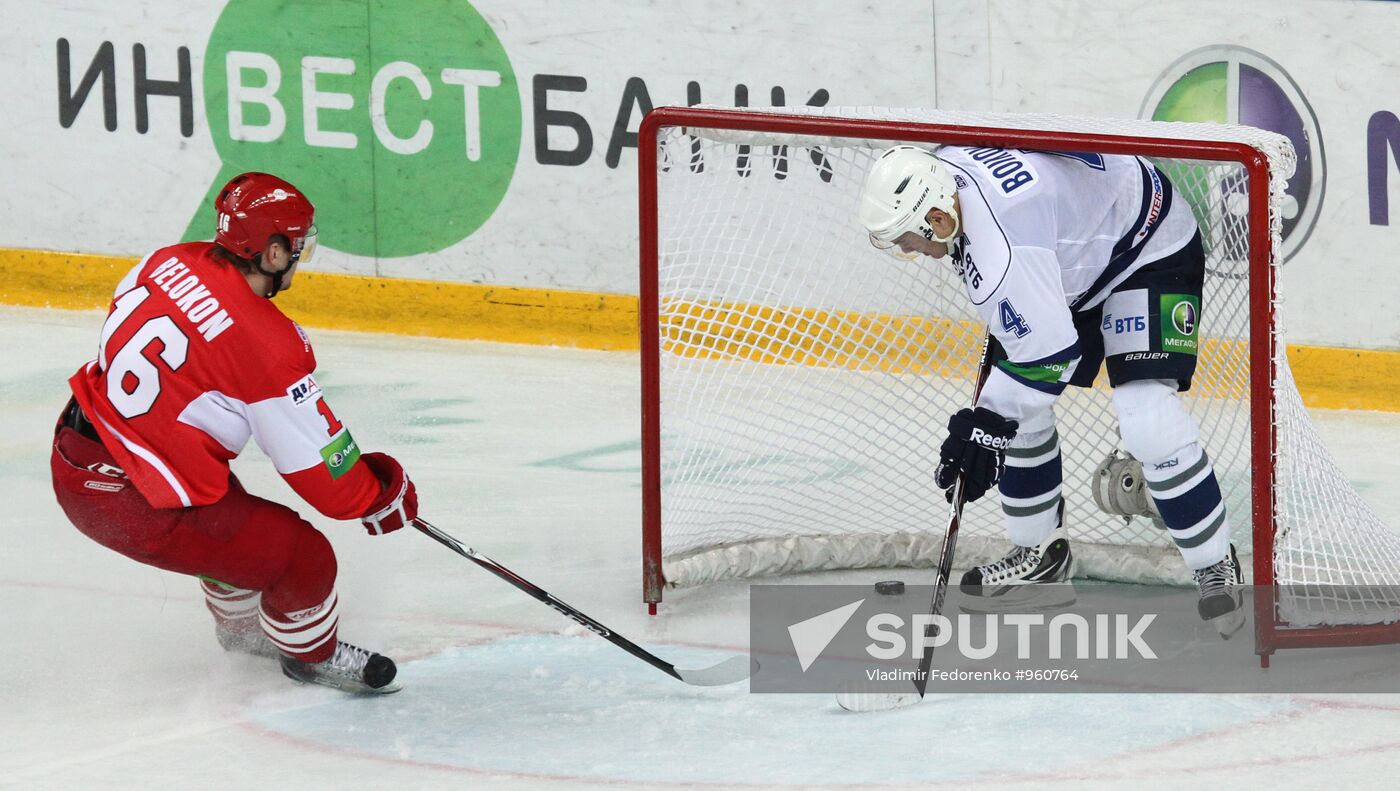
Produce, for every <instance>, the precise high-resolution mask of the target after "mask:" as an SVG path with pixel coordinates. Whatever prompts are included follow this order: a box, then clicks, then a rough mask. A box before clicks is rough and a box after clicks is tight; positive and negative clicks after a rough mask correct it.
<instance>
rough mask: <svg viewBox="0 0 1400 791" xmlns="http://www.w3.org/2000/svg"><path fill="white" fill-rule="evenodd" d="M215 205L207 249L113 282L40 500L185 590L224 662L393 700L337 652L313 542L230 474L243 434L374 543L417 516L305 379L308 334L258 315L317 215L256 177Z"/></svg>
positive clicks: (180, 248) (326, 553) (189, 250)
mask: <svg viewBox="0 0 1400 791" xmlns="http://www.w3.org/2000/svg"><path fill="white" fill-rule="evenodd" d="M215 209H216V211H217V216H218V228H217V231H216V234H215V241H214V242H212V243H211V242H190V243H188V244H177V245H173V246H170V247H164V248H161V249H160V250H157V251H155V252H154V253H151V254H150V255H148V256H146V258H145V259H144V260H142V261H141V263H139V264H137V265H136V267H135V268H134V269H132V270H131V271H130V272H129V273H127V275H126V277H124V278H123V279H122V281H121V284H120V285H118V286H117V290H116V293H115V295H114V297H113V300H112V305H111V308H110V310H109V312H108V315H107V320H106V322H105V323H104V324H103V325H102V337H101V340H100V342H99V344H98V350H97V359H96V360H93V361H92V362H90V363H88V364H87V365H85V366H83V367H82V368H81V369H80V370H79V371H78V372H77V373H76V374H74V375H73V378H72V379H70V380H69V384H70V386H71V387H72V390H73V400H72V401H70V402H69V404H68V407H67V408H66V409H65V410H64V412H63V415H62V417H61V419H60V420H59V424H58V428H57V431H56V434H55V439H54V449H53V455H52V459H51V466H52V469H53V483H54V492H55V494H57V496H58V502H59V505H60V506H62V508H63V511H64V513H66V514H67V515H68V518H69V519H70V520H71V521H72V522H73V524H74V525H76V526H77V528H78V529H79V530H81V531H82V532H83V533H85V534H86V535H87V536H89V537H90V538H92V539H93V540H94V541H96V542H98V543H99V544H102V545H103V546H105V547H108V548H110V549H113V550H116V551H117V552H120V553H121V554H123V555H126V556H127V557H130V558H132V559H135V560H139V561H140V562H142V563H146V564H149V565H152V566H157V567H159V568H163V569H168V570H170V571H177V572H180V573H183V574H191V575H197V576H199V577H200V578H201V580H202V586H203V589H204V593H205V596H206V598H207V601H208V605H209V609H210V611H211V612H213V614H214V621H215V629H216V633H217V635H218V638H219V642H220V643H221V644H222V645H223V646H224V648H226V649H229V650H241V651H246V652H249V653H254V654H261V655H266V656H277V655H279V654H280V657H281V663H282V669H283V671H284V672H285V673H286V674H287V675H288V676H290V677H291V678H293V679H296V680H298V681H309V682H315V683H320V684H327V685H329V686H334V687H339V688H342V689H347V690H350V691H356V692H370V691H373V692H390V691H393V690H395V689H397V686H396V685H394V684H392V683H391V682H392V681H393V679H394V674H395V667H394V663H393V661H392V660H390V659H389V658H388V657H385V656H382V655H380V654H376V653H371V652H369V651H366V650H364V649H362V648H358V647H356V646H353V645H350V644H348V643H344V642H340V641H338V640H337V638H336V625H337V621H338V610H337V599H336V592H335V576H336V562H335V554H334V553H333V551H332V550H331V545H330V543H329V542H328V541H327V540H326V538H325V536H323V535H322V534H321V533H320V532H319V531H317V530H316V529H315V528H314V527H312V526H311V525H310V524H309V523H308V522H306V521H305V520H303V519H302V518H301V517H299V516H298V515H297V513H296V512H295V511H293V510H292V509H290V508H288V507H286V506H284V505H280V504H278V503H274V502H271V501H269V500H264V499H262V498H260V497H255V496H253V495H251V494H249V493H248V492H246V491H244V489H243V487H242V485H240V484H239V481H238V479H237V478H236V477H235V476H234V475H233V474H232V473H231V472H230V471H229V460H230V459H232V458H234V457H235V456H237V455H238V454H239V453H240V452H241V451H242V450H243V447H244V445H246V444H247V442H248V439H249V437H252V438H253V439H254V440H255V441H256V442H257V443H258V446H259V447H261V448H262V449H263V450H264V451H265V452H266V453H267V455H268V457H269V458H271V459H272V463H273V464H274V465H275V466H276V468H277V471H278V472H279V473H281V474H282V477H283V478H284V479H286V481H287V482H288V483H289V484H291V486H292V488H293V489H294V490H296V492H297V494H299V495H301V497H302V498H303V499H305V500H306V501H307V502H308V503H310V504H311V505H312V506H313V507H315V508H316V510H317V511H320V512H321V513H323V514H325V515H326V516H329V517H331V518H334V519H360V520H361V521H362V522H363V523H364V525H365V527H366V529H367V530H368V531H369V532H370V533H371V534H372V535H382V534H384V533H388V532H391V531H393V530H397V529H398V528H401V527H403V526H404V524H405V523H407V522H410V521H412V520H413V519H414V517H415V516H416V515H417V510H418V509H417V494H416V493H415V491H414V487H413V484H412V483H411V482H410V481H409V480H408V476H406V475H405V474H404V471H403V468H402V467H401V466H400V465H399V463H398V462H397V461H395V460H394V459H393V458H391V457H389V456H387V455H385V454H383V453H365V454H363V455H361V453H360V448H359V446H358V445H356V444H355V441H354V440H353V439H351V437H350V432H349V430H347V428H346V426H345V424H344V423H343V422H342V421H341V420H340V418H339V417H338V416H337V415H336V413H335V412H334V411H332V409H331V407H330V405H329V404H328V403H327V402H326V399H325V398H324V396H323V395H322V393H321V391H320V388H319V387H318V386H317V384H316V380H315V379H314V378H313V377H312V372H313V371H315V369H316V357H315V355H314V354H313V353H312V351H311V343H310V342H309V341H308V340H307V338H306V333H304V332H303V331H302V329H301V328H300V327H299V326H297V325H296V324H295V323H293V322H292V321H291V319H288V318H287V317H286V316H285V315H283V314H282V312H281V311H280V310H278V309H277V307H276V306H275V305H274V304H273V303H272V297H274V296H275V295H276V294H277V293H278V292H280V291H282V290H283V289H286V288H287V287H289V286H290V285H291V282H292V276H293V274H294V273H295V272H296V267H297V263H298V261H300V260H306V259H307V258H309V257H310V255H311V251H312V249H313V247H314V245H315V240H316V229H315V226H314V225H313V224H312V221H313V213H314V209H313V207H312V205H311V202H310V201H309V200H307V198H306V197H305V196H304V195H302V194H301V191H300V190H298V189H297V188H296V187H294V186H292V185H291V184H289V183H287V182H286V181H283V180H282V179H279V178H277V177H275V176H271V175H268V174H266V173H245V174H243V175H241V176H237V177H236V178H234V179H233V180H232V181H230V182H229V183H228V185H227V186H225V187H224V189H223V190H221V191H220V192H219V195H218V198H217V199H216V201H215Z"/></svg>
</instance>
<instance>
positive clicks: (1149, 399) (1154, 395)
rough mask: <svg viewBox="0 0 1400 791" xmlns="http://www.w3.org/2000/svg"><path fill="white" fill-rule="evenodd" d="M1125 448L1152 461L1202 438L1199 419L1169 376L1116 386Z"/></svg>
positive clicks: (1146, 461) (1115, 399) (1115, 405)
mask: <svg viewBox="0 0 1400 791" xmlns="http://www.w3.org/2000/svg"><path fill="white" fill-rule="evenodd" d="M1113 409H1114V411H1116V412H1117V413H1118V430H1119V432H1120V433H1121V434H1122V435H1123V449H1124V450H1126V451H1128V452H1129V453H1131V454H1133V458H1135V459H1137V460H1138V461H1140V462H1142V463H1143V464H1149V463H1152V462H1160V461H1163V460H1165V459H1169V458H1171V457H1172V456H1173V455H1175V454H1176V452H1177V451H1178V450H1181V449H1182V448H1184V447H1186V446H1187V445H1192V444H1195V443H1196V442H1197V441H1198V440H1199V439H1200V429H1199V428H1198V427H1197V426H1196V421H1195V419H1194V418H1192V417H1191V414H1190V413H1189V412H1187V411H1186V407H1185V406H1184V405H1182V403H1181V399H1180V398H1177V396H1176V383H1175V382H1168V381H1167V380H1165V379H1150V380H1146V381H1141V382H1127V383H1125V384H1122V385H1119V386H1118V387H1116V388H1114V389H1113Z"/></svg>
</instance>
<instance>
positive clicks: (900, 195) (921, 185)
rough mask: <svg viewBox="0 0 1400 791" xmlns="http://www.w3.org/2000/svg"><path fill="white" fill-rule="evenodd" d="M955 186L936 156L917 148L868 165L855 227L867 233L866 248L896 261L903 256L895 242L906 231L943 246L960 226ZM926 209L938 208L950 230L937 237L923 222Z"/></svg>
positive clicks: (890, 152)
mask: <svg viewBox="0 0 1400 791" xmlns="http://www.w3.org/2000/svg"><path fill="white" fill-rule="evenodd" d="M955 195H957V185H956V184H954V183H953V175H952V174H951V173H949V172H948V168H947V167H945V166H944V165H943V162H942V161H941V160H939V158H938V157H936V156H934V155H933V154H931V153H929V152H928V151H925V150H924V149H922V148H919V147H918V146H910V145H898V146H894V147H892V148H889V149H887V150H886V151H885V153H883V154H881V155H880V158H879V159H877V160H875V164H874V165H873V166H871V168H870V173H868V174H867V175H866V177H865V188H864V189H862V190H861V195H860V223H861V225H864V226H865V230H867V231H868V232H869V233H870V243H871V244H872V245H874V246H875V247H877V248H879V249H881V250H885V251H888V252H890V253H892V254H894V255H896V256H898V257H900V258H905V259H914V258H917V257H918V254H917V253H913V254H905V253H903V251H901V250H899V248H897V247H896V246H895V240H896V239H898V238H899V237H900V236H903V235H904V234H905V233H906V232H908V231H913V232H914V233H917V234H919V235H920V236H922V237H924V238H925V239H931V240H933V241H935V242H938V243H940V244H947V243H948V242H950V241H952V240H953V238H954V237H956V236H957V235H958V230H959V227H960V226H961V222H960V220H959V218H958V212H957V209H956V208H954V206H953V196H955ZM930 209H942V210H943V211H944V212H947V214H948V215H949V216H950V217H952V218H953V231H952V233H950V234H948V235H947V236H939V235H938V234H937V233H936V232H935V231H934V230H933V227H932V226H930V225H929V224H928V220H927V219H926V218H927V216H928V213H929V210H930Z"/></svg>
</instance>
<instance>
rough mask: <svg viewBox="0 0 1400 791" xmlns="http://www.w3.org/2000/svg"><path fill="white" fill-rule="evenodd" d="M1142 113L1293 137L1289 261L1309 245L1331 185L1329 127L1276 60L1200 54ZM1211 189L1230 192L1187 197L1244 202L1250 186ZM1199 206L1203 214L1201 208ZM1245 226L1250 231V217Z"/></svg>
mask: <svg viewBox="0 0 1400 791" xmlns="http://www.w3.org/2000/svg"><path fill="white" fill-rule="evenodd" d="M1138 115H1139V117H1140V118H1147V119H1151V120H1154V121H1203V122H1213V123H1228V124H1244V125H1247V126H1255V127H1259V128H1261V129H1267V130H1269V131H1271V132H1277V133H1278V134H1281V135H1283V136H1284V137H1286V138H1288V140H1289V142H1291V143H1292V144H1293V148H1294V150H1295V151H1296V152H1297V155H1298V165H1297V168H1296V170H1294V173H1293V177H1292V178H1290V179H1289V180H1288V185H1287V196H1286V197H1285V199H1284V204H1283V207H1282V213H1283V258H1284V260H1288V259H1289V258H1292V257H1293V254H1294V253H1296V252H1297V251H1298V250H1299V249H1300V248H1301V247H1302V246H1303V245H1304V244H1305V243H1306V242H1307V240H1308V236H1309V235H1310V234H1311V233H1312V230H1313V226H1314V225H1315V224H1316V223H1317V218H1318V213H1319V211H1321V208H1322V197H1323V192H1324V187H1325V186H1326V183H1327V171H1326V158H1325V156H1324V154H1323V148H1322V130H1321V128H1320V127H1319V126H1318V123H1317V116H1316V115H1315V114H1314V113H1313V110H1312V107H1311V106H1310V105H1309V104H1308V101H1307V99H1306V98H1304V96H1303V92H1302V91H1301V90H1300V89H1299V88H1298V84H1297V83H1296V82H1295V81H1294V80H1293V78H1292V76H1290V75H1289V73H1288V72H1287V71H1285V70H1284V68H1283V67H1282V66H1280V65H1279V64H1278V63H1277V62H1275V61H1274V60H1272V59H1270V58H1269V57H1267V56H1265V55H1263V54H1261V53H1259V52H1255V51H1254V50H1251V49H1246V48H1244V47H1236V46H1228V45H1220V46H1211V47H1205V48H1202V49H1198V50H1195V51H1193V52H1190V53H1188V54H1186V55H1184V56H1183V57H1181V58H1180V59H1178V60H1177V61H1176V62H1175V63H1173V64H1172V65H1171V66H1169V67H1167V69H1166V71H1164V72H1163V73H1162V74H1161V75H1160V76H1159V77H1158V78H1157V81H1156V83H1155V84H1153V86H1152V88H1151V90H1149V91H1148V94H1147V96H1146V98H1145V99H1144V101H1143V105H1142V108H1141V110H1140V111H1139V114H1138ZM1163 170H1164V171H1166V173H1167V174H1168V175H1169V176H1171V177H1172V178H1173V179H1174V180H1177V181H1178V186H1179V187H1180V186H1181V184H1182V183H1183V182H1187V181H1190V180H1191V177H1190V174H1189V173H1187V172H1185V170H1186V168H1185V167H1184V166H1178V165H1170V164H1169V165H1167V166H1165V167H1163ZM1212 189H1216V190H1222V191H1228V192H1229V193H1231V194H1223V195H1222V194H1214V195H1209V196H1207V195H1200V194H1193V193H1192V191H1190V190H1185V191H1183V193H1182V194H1185V195H1186V197H1187V199H1188V200H1191V201H1192V202H1193V203H1198V204H1199V203H1201V202H1203V201H1206V202H1210V203H1217V204H1220V205H1224V206H1226V207H1227V208H1228V207H1235V206H1243V205H1245V204H1244V202H1243V200H1242V198H1243V189H1244V185H1243V183H1236V184H1234V185H1232V186H1217V187H1213V188H1212ZM1196 209H1197V211H1198V213H1199V212H1200V211H1201V210H1202V206H1201V205H1197V206H1196ZM1235 211H1238V210H1235ZM1238 222H1239V223H1240V227H1241V228H1243V219H1242V218H1239V220H1238Z"/></svg>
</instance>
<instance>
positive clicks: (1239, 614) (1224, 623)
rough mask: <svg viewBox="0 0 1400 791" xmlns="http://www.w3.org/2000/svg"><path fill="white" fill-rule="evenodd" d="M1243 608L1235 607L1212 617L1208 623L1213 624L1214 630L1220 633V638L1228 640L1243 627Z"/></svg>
mask: <svg viewBox="0 0 1400 791" xmlns="http://www.w3.org/2000/svg"><path fill="white" fill-rule="evenodd" d="M1244 621H1245V618H1244V608H1242V607H1241V608H1237V609H1234V610H1231V611H1230V612H1227V613H1225V614H1224V615H1221V616H1218V617H1216V618H1212V619H1211V621H1210V623H1211V624H1212V625H1214V626H1215V631H1216V632H1218V633H1219V634H1220V638H1221V639H1222V640H1229V639H1230V638H1231V637H1233V636H1234V635H1235V632H1238V631H1239V630H1240V629H1242V628H1243V627H1244Z"/></svg>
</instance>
